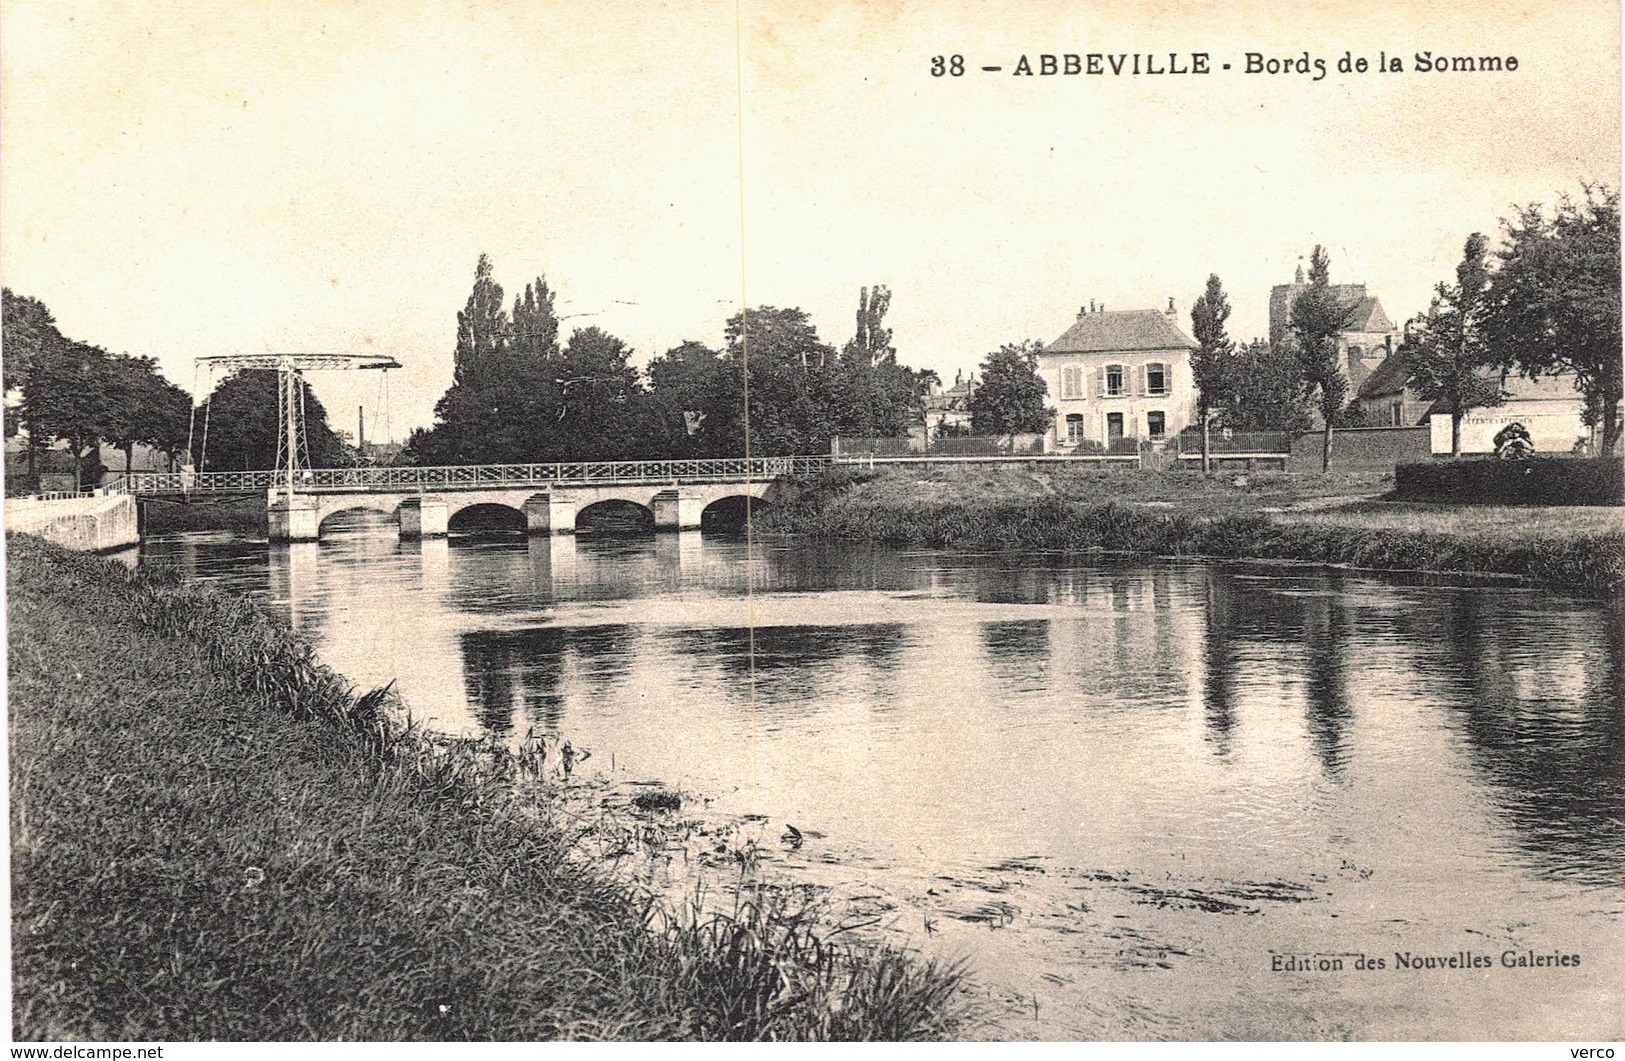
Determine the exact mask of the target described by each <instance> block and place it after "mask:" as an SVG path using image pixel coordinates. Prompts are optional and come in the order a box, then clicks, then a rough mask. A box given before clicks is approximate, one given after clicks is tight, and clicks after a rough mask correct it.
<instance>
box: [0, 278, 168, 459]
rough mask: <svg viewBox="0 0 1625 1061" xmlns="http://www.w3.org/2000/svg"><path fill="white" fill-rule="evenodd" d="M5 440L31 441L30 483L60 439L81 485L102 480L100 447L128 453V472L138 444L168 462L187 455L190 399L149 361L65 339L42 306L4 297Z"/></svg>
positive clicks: (7, 292) (11, 295) (6, 293)
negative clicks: (42, 456) (7, 400)
mask: <svg viewBox="0 0 1625 1061" xmlns="http://www.w3.org/2000/svg"><path fill="white" fill-rule="evenodd" d="M3 299H4V313H3V319H4V337H3V341H4V344H5V359H4V365H5V390H6V393H7V395H8V396H9V395H12V394H16V396H17V400H16V402H15V403H14V404H8V406H7V408H6V423H5V430H6V437H8V438H10V437H12V436H13V435H15V434H17V433H18V432H19V431H21V432H24V433H26V435H27V447H26V452H27V455H28V466H27V467H28V473H27V478H28V479H29V480H30V482H29V483H28V484H27V485H29V486H32V485H33V482H32V481H33V480H34V479H35V476H36V473H37V470H38V463H39V454H40V453H41V452H42V451H43V450H44V449H46V448H47V447H49V446H50V445H52V444H53V443H54V442H57V441H60V442H62V443H64V445H65V446H66V448H67V451H68V452H69V453H70V454H71V455H72V457H73V459H74V464H75V467H76V469H77V473H78V475H79V477H80V481H81V482H95V481H97V480H98V479H99V478H100V474H101V460H100V453H101V447H102V446H103V445H110V446H113V447H114V448H115V449H118V450H120V451H122V452H123V454H124V464H125V468H126V469H128V468H129V466H130V461H131V459H132V456H133V453H134V449H135V447H136V446H137V445H145V446H151V447H152V448H154V449H156V450H158V451H159V452H161V453H164V454H166V455H167V456H168V457H169V459H170V462H171V464H172V465H173V464H174V463H175V462H177V461H178V460H180V458H181V456H182V455H183V454H184V453H185V451H186V438H187V427H188V422H189V420H190V416H191V411H192V400H191V397H190V396H189V395H188V394H187V393H186V392H185V391H183V390H181V389H180V388H179V387H177V386H175V385H174V384H173V383H170V382H169V381H168V380H166V379H164V377H163V376H162V375H161V374H160V373H159V372H158V369H157V363H156V361H154V360H153V359H152V358H150V357H132V356H129V355H126V354H111V353H108V352H107V351H106V350H103V349H102V348H101V347H99V346H95V345H92V344H90V343H83V342H79V341H77V340H74V339H69V338H67V337H66V336H64V335H63V334H62V333H61V332H60V331H59V330H58V329H57V326H56V320H55V318H54V317H53V316H52V315H51V311H50V310H49V309H47V308H46V306H45V304H44V303H43V302H41V301H40V300H38V299H36V298H30V297H28V296H25V295H18V294H15V293H13V292H12V291H11V290H10V289H9V288H7V289H4V291H3Z"/></svg>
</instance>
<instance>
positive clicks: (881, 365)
mask: <svg viewBox="0 0 1625 1061" xmlns="http://www.w3.org/2000/svg"><path fill="white" fill-rule="evenodd" d="M890 307H891V291H890V290H889V289H888V288H887V287H886V286H885V285H883V284H877V285H875V286H874V287H873V288H869V287H865V288H861V289H860V290H859V292H858V314H857V330H856V332H855V333H854V335H853V337H852V338H851V339H850V340H849V341H848V342H847V344H846V346H844V347H842V349H841V357H840V361H839V363H838V364H837V366H836V370H835V374H834V377H833V378H832V379H831V380H830V388H831V400H832V401H833V402H834V405H835V408H834V410H833V413H834V417H833V418H834V421H835V431H836V433H838V434H840V435H842V436H845V437H858V438H897V437H901V436H904V435H907V434H908V433H909V430H910V428H912V427H914V426H915V425H916V424H919V423H921V422H922V415H921V409H922V406H921V399H922V397H923V396H924V393H925V388H926V385H927V384H926V381H925V379H924V378H923V377H922V376H921V375H920V374H919V373H918V372H916V371H915V370H913V369H911V368H909V367H907V366H906V365H900V364H898V362H897V350H896V348H895V347H893V346H892V342H891V337H892V333H891V329H890V328H887V327H886V326H885V323H884V322H885V317H886V311H887V310H888V309H889V308H890Z"/></svg>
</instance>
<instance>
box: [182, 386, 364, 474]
mask: <svg viewBox="0 0 1625 1061" xmlns="http://www.w3.org/2000/svg"><path fill="white" fill-rule="evenodd" d="M277 375H278V374H277V372H276V371H275V370H274V369H249V370H247V371H243V372H238V373H236V374H235V375H233V376H229V377H227V378H226V379H224V380H222V381H221V382H220V385H219V386H217V387H216V388H215V389H214V392H213V393H212V394H210V395H209V397H208V399H207V404H206V406H205V407H204V408H202V409H199V410H198V412H197V418H198V423H200V424H205V425H206V430H204V431H200V432H199V433H198V435H197V438H196V440H195V442H194V445H196V446H197V448H198V452H197V453H196V454H195V456H194V463H195V464H196V466H197V467H198V468H199V470H204V471H212V470H225V471H262V470H265V469H268V468H274V467H275V466H276V457H277V428H278V423H279V420H278V417H277V391H278V380H277ZM304 407H305V440H306V445H307V446H308V447H309V450H310V463H311V465H312V466H313V467H322V466H330V465H334V464H339V463H342V461H343V454H344V447H343V444H342V443H341V442H340V441H339V439H338V437H337V436H336V435H335V434H334V433H333V430H332V428H331V427H329V426H328V422H327V410H326V409H325V408H324V407H323V406H322V403H321V401H320V400H319V399H318V398H317V397H316V395H315V394H314V393H313V392H311V391H309V390H308V389H307V390H306V392H305V397H304ZM205 462H206V463H205Z"/></svg>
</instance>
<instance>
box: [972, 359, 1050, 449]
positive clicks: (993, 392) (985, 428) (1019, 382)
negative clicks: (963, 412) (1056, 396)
mask: <svg viewBox="0 0 1625 1061" xmlns="http://www.w3.org/2000/svg"><path fill="white" fill-rule="evenodd" d="M1043 348H1044V346H1043V344H1042V343H1040V342H1038V341H1036V340H1032V339H1029V340H1028V341H1026V342H1024V343H1005V344H1004V345H1003V346H1001V347H999V349H997V350H995V351H993V352H992V353H990V354H988V355H987V357H985V358H983V359H982V382H981V383H980V384H979V385H978V386H977V388H976V393H975V394H973V395H971V399H970V424H971V430H972V431H973V432H975V433H976V434H978V435H1018V434H1023V433H1027V432H1037V431H1044V430H1046V429H1047V428H1048V427H1049V425H1050V423H1051V420H1052V418H1053V416H1054V413H1053V412H1052V411H1051V410H1049V409H1046V408H1045V407H1044V398H1045V396H1046V394H1047V393H1048V390H1049V388H1048V387H1046V386H1045V384H1044V380H1043V378H1042V377H1040V376H1039V374H1038V353H1039V351H1040V350H1042V349H1043Z"/></svg>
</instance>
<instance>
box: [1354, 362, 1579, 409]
mask: <svg viewBox="0 0 1625 1061" xmlns="http://www.w3.org/2000/svg"><path fill="white" fill-rule="evenodd" d="M1378 367H1379V368H1380V367H1381V366H1378ZM1486 378H1488V379H1495V378H1496V377H1495V376H1494V375H1490V376H1487V377H1486ZM1361 395H1362V396H1364V388H1362V389H1361ZM1501 397H1502V398H1504V399H1505V404H1504V405H1502V406H1500V408H1505V407H1506V405H1516V404H1517V403H1519V402H1542V401H1545V402H1560V401H1568V402H1574V403H1575V404H1579V403H1580V402H1582V401H1584V398H1583V397H1582V396H1581V394H1580V392H1579V391H1578V390H1576V389H1575V386H1574V373H1572V372H1554V373H1552V374H1551V375H1547V376H1540V377H1537V378H1535V379H1530V378H1529V377H1528V376H1514V375H1508V376H1507V377H1506V379H1505V380H1503V381H1502V382H1501ZM1443 411H1444V402H1443V400H1440V401H1437V402H1434V403H1433V405H1432V406H1430V407H1429V409H1428V412H1429V413H1438V412H1443Z"/></svg>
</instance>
